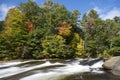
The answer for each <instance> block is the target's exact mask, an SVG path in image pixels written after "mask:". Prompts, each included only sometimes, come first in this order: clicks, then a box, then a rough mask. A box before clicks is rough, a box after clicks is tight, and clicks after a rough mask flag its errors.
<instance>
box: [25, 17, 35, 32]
mask: <svg viewBox="0 0 120 80" xmlns="http://www.w3.org/2000/svg"><path fill="white" fill-rule="evenodd" d="M26 23H27V26H28V29H29V32H31V31H32V30H33V29H34V25H33V23H32V22H31V21H30V20H29V19H28V20H27V22H26Z"/></svg>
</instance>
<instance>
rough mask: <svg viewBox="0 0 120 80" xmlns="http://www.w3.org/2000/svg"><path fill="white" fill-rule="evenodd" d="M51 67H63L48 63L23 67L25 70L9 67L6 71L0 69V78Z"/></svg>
mask: <svg viewBox="0 0 120 80" xmlns="http://www.w3.org/2000/svg"><path fill="white" fill-rule="evenodd" d="M53 65H63V64H62V63H53V64H52V63H50V62H49V61H47V62H45V63H44V64H41V65H36V66H32V67H25V68H22V67H10V68H7V69H1V70H0V78H3V77H7V76H12V75H15V74H19V73H22V72H26V71H29V70H32V69H36V68H42V67H47V66H53Z"/></svg>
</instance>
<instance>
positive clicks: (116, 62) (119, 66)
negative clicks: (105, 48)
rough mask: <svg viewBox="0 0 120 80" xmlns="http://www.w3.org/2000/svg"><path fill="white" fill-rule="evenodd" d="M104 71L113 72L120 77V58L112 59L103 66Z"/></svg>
mask: <svg viewBox="0 0 120 80" xmlns="http://www.w3.org/2000/svg"><path fill="white" fill-rule="evenodd" d="M103 67H104V69H107V70H111V72H112V73H113V74H114V75H118V76H120V56H117V57H112V58H110V59H108V60H107V61H105V63H104V64H103Z"/></svg>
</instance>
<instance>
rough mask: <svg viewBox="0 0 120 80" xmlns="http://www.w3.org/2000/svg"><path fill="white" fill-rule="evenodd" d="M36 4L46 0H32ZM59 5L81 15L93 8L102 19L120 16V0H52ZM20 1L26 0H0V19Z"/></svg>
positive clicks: (25, 0) (41, 3) (24, 0)
mask: <svg viewBox="0 0 120 80" xmlns="http://www.w3.org/2000/svg"><path fill="white" fill-rule="evenodd" d="M33 1H35V2H36V3H37V4H38V5H43V3H44V2H45V1H46V0H33ZM52 1H53V2H58V3H59V4H61V5H65V6H66V8H67V9H68V10H70V11H73V10H79V12H80V13H81V16H80V17H82V15H83V14H84V13H85V12H87V13H88V12H89V10H91V9H94V10H96V11H97V12H98V14H99V17H100V18H102V19H103V20H105V19H113V18H114V17H115V16H120V0H52ZM20 2H27V0H0V20H4V19H5V17H6V14H7V12H8V10H9V9H10V8H13V7H15V6H18V5H19V4H20Z"/></svg>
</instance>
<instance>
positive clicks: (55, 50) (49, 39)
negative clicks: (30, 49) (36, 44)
mask: <svg viewBox="0 0 120 80" xmlns="http://www.w3.org/2000/svg"><path fill="white" fill-rule="evenodd" d="M64 43H65V40H64V38H62V37H61V36H59V35H53V36H46V37H45V39H44V40H43V41H42V47H43V52H42V53H41V54H42V55H43V56H44V57H46V58H47V57H51V58H70V57H73V55H72V50H71V49H70V47H69V46H68V45H65V44H64Z"/></svg>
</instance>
